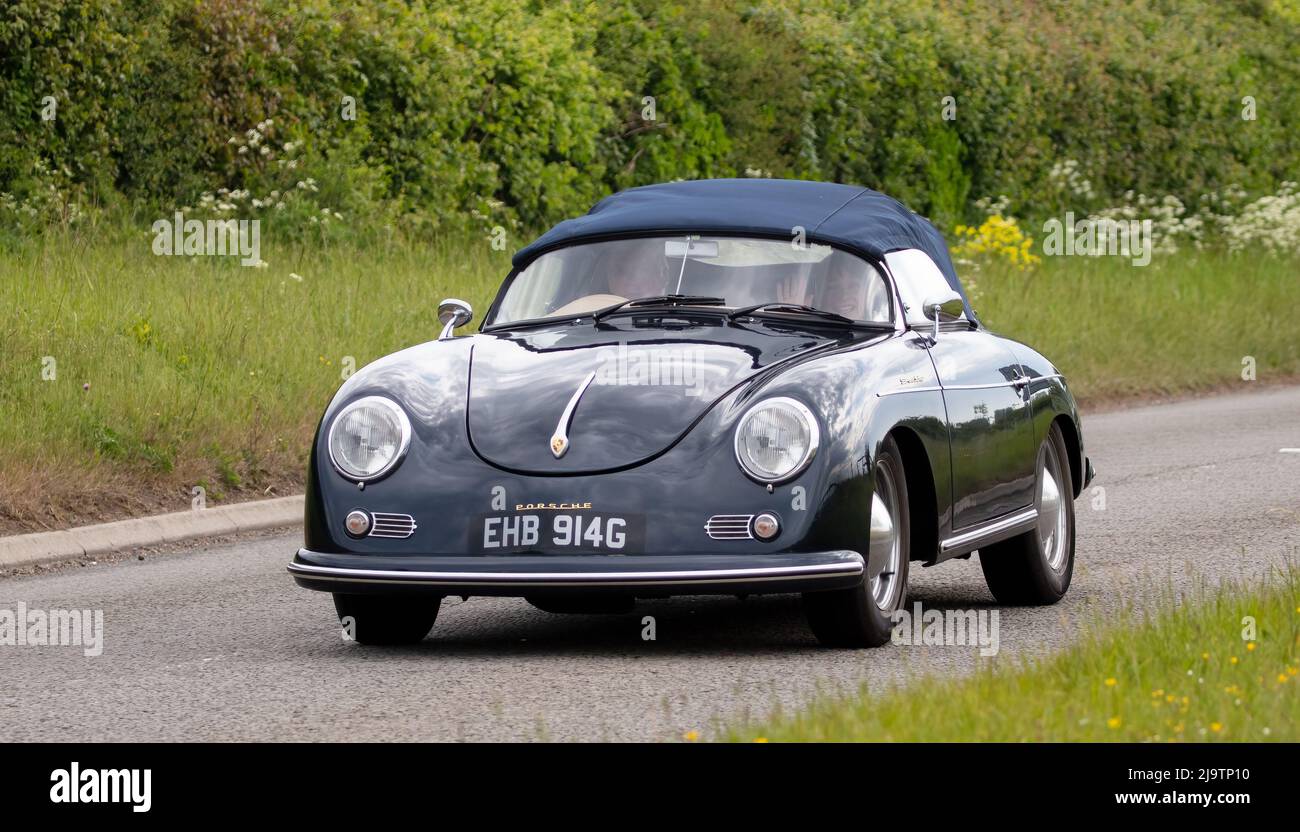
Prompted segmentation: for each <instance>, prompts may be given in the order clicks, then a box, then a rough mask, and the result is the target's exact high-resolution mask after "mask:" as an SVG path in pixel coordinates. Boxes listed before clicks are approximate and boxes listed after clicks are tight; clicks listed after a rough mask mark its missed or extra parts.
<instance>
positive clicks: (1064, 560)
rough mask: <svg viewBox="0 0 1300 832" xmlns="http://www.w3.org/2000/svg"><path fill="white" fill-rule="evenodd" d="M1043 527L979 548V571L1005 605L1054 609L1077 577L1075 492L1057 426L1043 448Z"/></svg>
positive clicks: (1038, 498) (1038, 504)
mask: <svg viewBox="0 0 1300 832" xmlns="http://www.w3.org/2000/svg"><path fill="white" fill-rule="evenodd" d="M1037 472H1038V488H1037V492H1036V494H1035V497H1034V507H1035V508H1036V509H1038V524H1037V525H1036V526H1035V527H1034V528H1032V529H1030V530H1029V531H1027V532H1024V533H1023V534H1020V535H1017V536H1016V537H1013V538H1011V539H1009V540H1004V541H1002V542H1001V543H994V544H993V545H991V546H981V547H980V567H981V568H982V569H983V570H984V580H985V581H987V582H988V585H989V590H990V591H992V593H993V597H994V598H997V599H998V603H1000V604H1016V605H1027V606H1036V605H1042V604H1055V603H1056V602H1057V601H1059V600H1061V598H1062V597H1063V596H1064V595H1065V591H1066V590H1067V589H1069V588H1070V578H1071V576H1073V574H1074V499H1073V495H1074V489H1073V486H1072V484H1071V483H1072V480H1071V479H1070V457H1069V455H1068V454H1067V453H1066V450H1065V439H1064V438H1063V437H1062V436H1061V428H1060V427H1059V426H1058V425H1056V424H1055V423H1053V424H1052V428H1051V430H1050V431H1048V434H1047V437H1046V438H1045V439H1044V440H1043V445H1042V447H1041V448H1039V449H1038V465H1037Z"/></svg>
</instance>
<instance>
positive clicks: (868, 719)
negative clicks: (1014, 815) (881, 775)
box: [724, 567, 1300, 742]
mask: <svg viewBox="0 0 1300 832" xmlns="http://www.w3.org/2000/svg"><path fill="white" fill-rule="evenodd" d="M1108 618H1109V617H1108ZM1115 622H1118V623H1115ZM1251 622H1253V626H1254V632H1253V635H1254V640H1248V639H1247V636H1248V635H1251V634H1252V633H1251V632H1250V630H1249V627H1250V626H1251ZM883 649H890V648H883ZM1298 652H1300V573H1297V571H1296V569H1295V568H1294V567H1292V568H1291V569H1290V570H1288V572H1287V573H1286V574H1285V575H1283V576H1282V580H1281V581H1277V582H1271V583H1262V584H1260V585H1255V586H1250V587H1241V586H1235V587H1234V586H1224V587H1219V588H1216V589H1214V590H1206V589H1198V590H1196V591H1194V592H1192V593H1191V594H1190V596H1189V597H1185V598H1182V599H1180V600H1179V603H1175V601H1174V599H1173V598H1172V597H1166V598H1165V599H1164V600H1163V601H1162V602H1161V603H1157V604H1154V605H1150V607H1149V608H1144V611H1142V612H1138V611H1136V610H1134V609H1126V610H1125V611H1124V612H1123V613H1122V614H1121V615H1120V616H1119V617H1118V618H1116V619H1114V621H1113V622H1112V623H1099V624H1098V626H1097V627H1090V628H1086V630H1085V634H1084V635H1083V640H1082V641H1080V642H1079V643H1078V644H1076V645H1074V646H1073V647H1070V648H1067V649H1066V650H1064V651H1062V652H1060V653H1055V654H1053V655H1052V656H1050V657H1048V658H1041V659H1028V660H1021V661H1017V662H1015V664H1014V666H1012V667H1007V666H1006V663H1005V662H996V661H994V662H990V663H987V664H985V665H984V666H982V667H981V669H980V670H978V671H977V672H976V673H975V675H974V676H972V677H969V678H966V679H959V680H940V679H930V678H924V679H918V680H915V681H913V682H912V683H910V684H908V685H906V686H904V687H899V688H897V689H895V690H892V691H890V692H888V693H887V694H885V695H884V696H877V697H871V696H868V695H867V694H866V692H865V691H864V692H863V693H861V694H860V695H859V696H858V697H854V698H848V699H844V698H838V699H837V698H823V699H820V700H818V701H816V702H814V703H813V704H812V705H810V706H809V707H808V708H807V709H805V710H803V711H801V712H799V713H795V714H784V715H783V714H777V715H776V716H775V717H774V718H773V719H772V720H771V721H770V722H767V723H764V724H757V723H756V724H752V725H746V726H740V727H736V728H733V729H731V730H729V731H726V732H725V733H724V737H725V738H726V739H729V740H732V741H754V740H759V741H774V742H775V741H876V740H880V741H904V742H940V741H941V742H990V741H992V742H1020V741H1084V742H1102V741H1120V742H1167V741H1197V742H1206V741H1219V740H1227V741H1242V740H1252V741H1266V740H1281V741H1290V742H1294V741H1296V740H1297V739H1300V689H1297V686H1298V685H1300V678H1297V665H1300V659H1297V653H1298Z"/></svg>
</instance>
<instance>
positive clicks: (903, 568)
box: [803, 437, 911, 647]
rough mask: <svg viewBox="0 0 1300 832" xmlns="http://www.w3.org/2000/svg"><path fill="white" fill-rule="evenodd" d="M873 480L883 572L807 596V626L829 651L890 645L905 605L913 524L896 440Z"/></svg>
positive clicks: (874, 554)
mask: <svg viewBox="0 0 1300 832" xmlns="http://www.w3.org/2000/svg"><path fill="white" fill-rule="evenodd" d="M874 480H875V487H874V488H873V490H872V496H871V520H870V523H871V527H870V532H869V538H870V552H871V555H870V561H871V562H873V563H880V564H881V570H880V572H879V574H877V575H876V577H874V578H870V579H868V580H864V581H863V582H862V583H861V584H860V585H859V586H856V587H854V588H852V589H837V590H832V591H830V592H805V593H804V596H803V606H804V614H805V615H806V616H807V618H808V625H809V626H810V627H811V628H812V631H813V635H815V636H817V640H818V641H820V642H821V643H822V644H824V645H827V646H828V647H879V646H880V645H882V644H884V643H885V642H887V641H889V637H890V633H891V632H892V630H893V627H894V622H893V615H894V612H895V611H896V610H899V609H902V608H903V606H904V605H905V604H906V603H907V569H908V561H909V557H910V555H911V524H910V523H909V519H908V518H909V515H908V513H907V511H908V509H907V479H906V477H905V476H904V473H903V457H902V454H900V453H899V451H898V445H897V444H896V443H895V442H894V439H893V437H887V438H886V439H885V441H884V444H883V445H882V446H881V451H880V457H879V459H877V460H876V469H875V476H874Z"/></svg>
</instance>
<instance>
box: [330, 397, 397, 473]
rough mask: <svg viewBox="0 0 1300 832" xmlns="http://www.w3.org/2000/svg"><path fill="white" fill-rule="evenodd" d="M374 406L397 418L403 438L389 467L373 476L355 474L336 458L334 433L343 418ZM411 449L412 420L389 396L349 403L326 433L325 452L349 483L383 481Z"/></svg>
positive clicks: (336, 416)
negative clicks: (358, 410)
mask: <svg viewBox="0 0 1300 832" xmlns="http://www.w3.org/2000/svg"><path fill="white" fill-rule="evenodd" d="M372 405H378V406H380V407H383V408H385V409H387V410H388V411H389V412H390V413H392V414H393V415H394V416H396V417H397V424H398V426H399V427H400V428H401V430H402V437H401V441H400V442H399V444H398V448H397V453H395V454H393V458H392V459H390V460H389V461H388V464H387V465H385V466H384V467H383V468H380V469H379V470H378V471H376V472H375V473H373V474H365V475H360V474H355V473H353V472H351V471H349V470H348V469H347V468H345V467H344V466H343V465H342V464H341V463H340V462H339V460H338V458H337V457H335V456H334V431H335V429H336V428H338V426H339V424H340V423H341V422H342V420H343V418H344V417H345V416H347V415H348V414H349V413H351V412H352V411H354V410H357V409H359V408H361V407H366V406H372ZM410 447H411V419H410V417H408V416H407V415H406V411H405V410H403V409H402V406H401V405H399V404H398V403H397V402H395V401H393V400H392V399H390V398H388V397H387V396H363V397H361V398H359V399H356V400H354V401H351V402H348V403H347V405H345V406H344V407H343V409H341V410H340V411H339V412H338V413H337V414H335V416H334V418H333V419H332V420H330V427H329V430H328V431H327V432H326V433H325V451H326V453H328V454H329V458H330V464H331V465H333V466H334V470H335V471H337V472H338V474H339V476H341V477H343V478H344V479H345V480H348V481H349V482H357V483H366V482H374V481H375V480H379V479H383V478H384V477H386V476H388V475H389V474H391V473H392V472H393V471H394V470H396V468H397V466H398V465H400V464H401V463H402V460H403V459H405V458H406V452H407V451H408V450H410Z"/></svg>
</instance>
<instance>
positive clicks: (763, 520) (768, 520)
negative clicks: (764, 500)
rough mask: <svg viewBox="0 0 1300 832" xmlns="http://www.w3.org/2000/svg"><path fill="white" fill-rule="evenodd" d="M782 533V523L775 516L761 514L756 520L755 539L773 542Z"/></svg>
mask: <svg viewBox="0 0 1300 832" xmlns="http://www.w3.org/2000/svg"><path fill="white" fill-rule="evenodd" d="M780 533H781V521H780V520H777V519H776V515H774V514H766V513H765V514H760V515H758V516H757V517H755V518H754V537H757V538H758V539H759V540H771V539H772V538H774V537H776V536H777V535H778V534H780Z"/></svg>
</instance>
